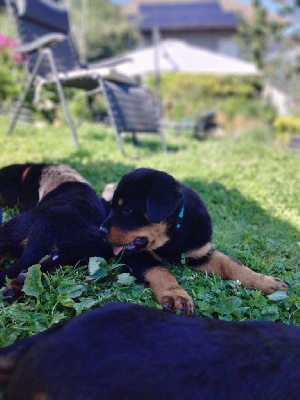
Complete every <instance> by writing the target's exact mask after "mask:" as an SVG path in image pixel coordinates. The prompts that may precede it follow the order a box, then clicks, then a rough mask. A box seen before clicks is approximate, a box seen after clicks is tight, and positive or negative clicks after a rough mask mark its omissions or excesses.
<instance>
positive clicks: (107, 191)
mask: <svg viewBox="0 0 300 400" xmlns="http://www.w3.org/2000/svg"><path fill="white" fill-rule="evenodd" d="M115 190H116V184H115V183H108V184H107V185H106V186H105V188H104V190H103V193H102V198H103V199H104V200H106V201H107V202H108V203H110V202H111V201H112V198H113V195H114V192H115Z"/></svg>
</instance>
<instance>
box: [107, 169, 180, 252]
mask: <svg viewBox="0 0 300 400" xmlns="http://www.w3.org/2000/svg"><path fill="white" fill-rule="evenodd" d="M182 202H183V194H182V192H181V188H180V185H179V183H178V182H177V181H176V180H175V179H174V178H173V177H172V176H170V175H168V174H167V173H165V172H161V171H156V170H152V169H147V168H140V169H137V170H134V171H132V172H130V173H128V174H126V175H125V176H124V177H123V178H122V179H121V181H120V182H119V184H118V186H117V188H116V190H115V192H114V196H113V199H112V211H111V213H110V215H109V216H108V218H107V219H106V221H104V223H103V225H102V226H101V228H100V231H101V232H102V234H103V236H104V237H105V238H106V240H107V241H108V242H109V243H111V244H112V245H113V246H114V253H115V254H118V253H119V252H120V251H121V250H122V248H123V247H125V251H128V252H135V251H140V250H150V249H152V250H154V249H157V248H159V247H161V246H163V245H164V244H165V243H166V242H167V241H168V240H169V237H168V233H167V232H168V227H169V225H170V220H171V219H172V217H173V216H174V215H175V216H176V218H177V214H178V208H179V207H180V206H181V205H182Z"/></svg>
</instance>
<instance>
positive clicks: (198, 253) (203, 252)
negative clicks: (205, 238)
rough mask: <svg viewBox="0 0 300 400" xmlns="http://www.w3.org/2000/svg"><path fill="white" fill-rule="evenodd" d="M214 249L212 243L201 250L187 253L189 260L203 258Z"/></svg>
mask: <svg viewBox="0 0 300 400" xmlns="http://www.w3.org/2000/svg"><path fill="white" fill-rule="evenodd" d="M212 248H213V244H212V243H207V244H206V245H204V246H202V247H200V248H199V249H195V250H189V251H187V253H186V257H188V258H201V257H204V256H206V255H207V253H209V252H210V251H211V250H212Z"/></svg>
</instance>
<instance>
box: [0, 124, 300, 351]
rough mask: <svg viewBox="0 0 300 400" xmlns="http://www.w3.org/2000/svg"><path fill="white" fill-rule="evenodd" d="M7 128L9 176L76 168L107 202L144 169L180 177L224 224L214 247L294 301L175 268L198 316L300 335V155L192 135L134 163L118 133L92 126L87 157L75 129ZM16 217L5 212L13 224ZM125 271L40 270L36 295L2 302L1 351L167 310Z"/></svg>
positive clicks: (0, 131) (217, 226) (98, 264)
mask: <svg viewBox="0 0 300 400" xmlns="http://www.w3.org/2000/svg"><path fill="white" fill-rule="evenodd" d="M0 122H1V123H0V145H1V148H3V149H5V152H3V154H2V156H1V160H0V167H2V166H4V165H7V164H11V163H17V162H18V163H22V162H28V161H33V162H57V163H67V164H70V165H71V166H72V167H74V168H76V169H77V170H78V171H79V172H80V173H81V174H82V175H83V176H84V177H85V178H86V179H88V180H89V181H90V182H91V184H92V185H93V187H94V188H95V189H96V191H97V193H98V194H99V195H101V192H102V190H103V189H104V186H105V184H106V183H107V182H117V181H118V180H119V179H120V178H121V177H122V176H123V175H124V174H125V173H126V172H128V171H130V170H132V169H134V168H137V167H142V166H144V167H150V168H157V169H159V170H163V171H166V172H168V173H170V174H172V175H174V176H175V177H176V178H177V179H178V180H180V181H182V182H183V183H185V184H186V185H188V186H190V187H191V188H192V189H193V190H195V191H196V192H198V193H199V194H200V196H201V197H202V198H203V200H204V201H205V203H206V204H207V206H208V209H209V211H210V213H211V216H212V220H213V223H214V237H213V241H214V243H215V245H216V247H217V248H218V249H219V250H220V251H222V252H224V253H227V254H229V255H230V256H232V257H236V258H238V259H239V260H240V261H241V262H243V263H245V264H246V265H248V266H249V267H251V268H252V269H253V270H255V271H257V272H261V273H266V274H269V275H274V276H276V277H278V278H281V279H283V280H284V281H286V282H287V283H288V284H289V285H290V291H289V294H288V297H286V298H284V299H282V300H280V301H274V300H272V298H269V297H267V296H265V295H263V294H262V293H261V292H260V291H258V290H255V289H251V288H242V287H241V286H240V285H239V283H238V282H235V281H222V280H221V279H220V278H219V277H218V276H208V275H205V274H201V273H200V272H196V271H194V270H192V269H190V268H189V267H188V266H186V268H185V269H182V268H180V267H174V266H172V267H171V269H172V272H173V273H174V274H175V276H176V278H177V280H178V282H179V283H180V284H181V285H182V286H183V287H184V288H185V289H187V291H188V292H189V293H190V294H191V296H192V297H193V298H194V300H195V304H196V315H198V316H203V317H207V318H217V319H227V320H238V321H241V320H249V319H252V320H254V319H265V320H271V321H278V322H283V323H287V324H293V325H300V313H299V310H300V300H299V299H300V284H299V282H300V275H299V255H300V254H299V250H300V247H299V243H298V242H299V231H300V221H299V191H300V189H299V186H297V181H296V176H295V174H293V173H291V171H297V170H298V169H299V167H300V165H299V162H300V159H299V157H298V156H297V155H294V154H293V153H289V152H287V151H285V150H281V149H280V148H277V147H274V146H271V145H270V143H268V144H266V143H264V142H262V141H260V142H259V143H257V141H256V140H255V139H254V138H251V137H244V136H239V137H237V138H236V137H231V136H230V135H229V136H228V137H227V138H226V139H225V140H218V141H216V140H213V139H211V138H209V139H207V140H206V141H202V142H199V141H196V140H193V139H192V137H191V135H188V134H182V135H176V134H174V132H167V142H168V145H169V152H168V153H167V154H155V155H153V157H149V158H144V159H141V160H131V159H125V158H124V157H123V156H122V155H121V154H120V152H119V151H118V150H117V146H116V143H115V139H114V135H113V131H112V130H111V129H109V128H105V127H102V126H99V125H95V124H90V123H84V124H83V126H82V127H81V129H80V130H79V140H80V143H81V146H82V148H81V149H80V150H78V151H77V150H75V149H74V145H73V142H72V139H71V135H70V132H69V129H68V128H67V126H64V127H59V128H58V127H54V126H49V125H46V126H43V127H31V128H28V126H25V127H24V126H22V125H21V124H19V125H18V126H17V129H16V132H15V133H14V135H13V136H10V137H8V136H7V135H6V130H7V125H8V122H7V120H6V119H4V118H1V120H0ZM140 140H141V142H146V143H148V144H149V145H152V143H153V141H154V139H153V138H152V137H150V136H148V135H146V137H140ZM126 145H127V146H129V152H130V151H131V150H132V147H131V146H130V144H129V143H128V142H127V141H126ZM142 150H143V149H142ZM16 212H17V210H16V209H3V218H4V220H7V219H8V218H10V217H11V216H12V215H14V214H15V213H16ZM11 262H13V260H11ZM121 262H122V261H121V260H119V259H117V260H114V259H113V260H110V261H109V262H107V263H106V262H104V261H103V260H102V259H101V258H97V259H91V260H90V262H89V260H87V262H86V265H85V266H82V267H80V268H79V267H70V266H63V267H61V268H59V269H58V270H56V271H55V273H53V274H49V275H48V274H45V275H44V274H40V271H39V267H38V266H34V268H33V269H32V276H35V281H34V283H33V281H32V280H31V279H30V275H29V278H28V279H29V281H28V282H27V284H28V285H27V288H25V290H26V292H27V294H25V295H24V296H23V297H22V298H20V299H19V300H18V301H17V302H14V303H11V304H9V303H5V302H3V301H2V300H0V307H1V312H0V344H1V345H6V344H8V343H12V342H14V341H15V340H17V339H20V338H21V337H25V336H31V335H33V334H35V333H37V332H39V331H41V330H44V329H46V328H48V327H49V326H51V325H53V324H55V323H57V322H59V321H63V320H66V319H68V318H71V317H73V316H75V315H77V314H79V313H81V312H85V311H87V310H89V309H92V308H95V307H99V306H102V305H104V304H106V303H108V302H110V301H122V302H133V303H138V304H143V305H145V306H148V307H156V308H159V306H158V305H157V303H156V301H155V298H154V295H153V293H152V291H151V290H150V289H148V288H144V287H143V286H141V285H138V284H136V282H134V280H133V279H129V278H130V276H128V275H126V274H125V275H123V274H122V272H123V273H124V272H125V271H124V270H123V271H122V266H120V265H119V264H120V263H121ZM183 262H184V261H183ZM9 264H10V263H8V264H7V266H9ZM28 287H29V290H30V293H29V292H28ZM275 300H276V299H275ZM183 318H184V317H183Z"/></svg>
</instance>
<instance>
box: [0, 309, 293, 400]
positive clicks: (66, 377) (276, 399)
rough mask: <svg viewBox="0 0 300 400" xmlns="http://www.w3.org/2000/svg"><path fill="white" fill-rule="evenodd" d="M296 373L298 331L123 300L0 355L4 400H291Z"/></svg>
mask: <svg viewBox="0 0 300 400" xmlns="http://www.w3.org/2000/svg"><path fill="white" fill-rule="evenodd" d="M299 376H300V328H299V327H295V326H288V325H282V324H278V323H272V322H257V321H256V322H255V321H252V322H226V321H219V320H211V319H201V318H196V317H192V318H185V317H182V316H179V315H172V314H169V313H164V312H162V311H160V310H155V309H150V308H147V307H142V306H138V305H133V304H125V303H123V304H118V303H115V304H110V305H107V306H105V307H102V308H98V309H96V310H93V311H90V312H87V313H85V314H83V315H81V316H79V317H77V318H74V319H72V320H70V321H68V322H66V323H63V324H60V325H58V326H56V327H53V328H51V329H49V330H47V331H44V332H42V333H40V334H38V335H37V336H34V337H31V338H26V339H23V340H20V341H18V342H16V343H15V344H13V345H11V346H9V347H6V348H3V349H1V350H0V382H2V383H3V384H6V390H5V394H4V400H31V399H32V400H33V399H36V400H37V399H39V400H75V399H76V400H99V399H101V400H141V399H147V400H162V399H163V400H199V399H201V400H211V399H222V400H233V399H239V400H248V399H255V400H265V399H270V400H286V399H290V400H292V399H294V400H296V399H299V398H300V397H299V396H300V379H299Z"/></svg>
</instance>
